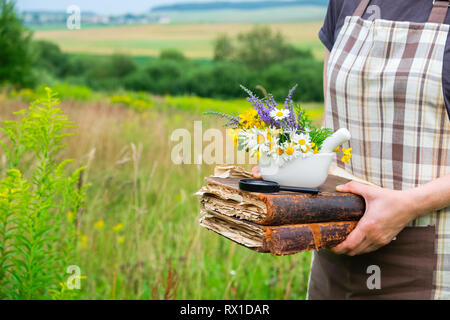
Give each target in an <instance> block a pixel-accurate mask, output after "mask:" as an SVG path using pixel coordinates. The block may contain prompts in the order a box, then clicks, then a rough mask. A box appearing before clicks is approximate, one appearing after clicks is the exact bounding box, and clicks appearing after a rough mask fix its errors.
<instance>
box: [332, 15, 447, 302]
mask: <svg viewBox="0 0 450 320" xmlns="http://www.w3.org/2000/svg"><path fill="white" fill-rule="evenodd" d="M449 28H450V26H449V25H445V24H438V23H425V24H422V23H411V22H397V21H387V20H382V19H377V20H374V21H367V20H362V19H361V18H360V17H358V16H349V17H347V18H346V20H345V24H344V26H343V28H342V30H341V32H340V34H339V36H338V38H337V40H336V43H335V46H334V47H333V50H332V52H331V54H330V59H329V63H328V69H327V72H328V73H327V75H328V76H327V78H328V80H327V81H328V89H327V90H328V92H327V98H326V107H325V110H326V111H325V125H326V127H330V128H333V129H335V130H336V129H338V128H348V129H349V131H350V133H351V135H352V139H351V141H350V142H349V147H351V148H352V159H351V160H350V163H349V164H344V163H342V162H341V161H340V160H337V165H338V166H339V167H341V168H344V169H345V170H347V171H349V172H350V173H352V174H353V175H355V176H357V177H359V178H362V179H365V180H367V181H370V182H372V183H374V184H377V185H379V186H381V187H384V188H391V189H395V190H403V189H409V188H413V187H416V186H419V185H422V184H424V183H426V182H429V181H431V180H433V179H436V178H438V177H440V176H443V175H446V174H450V148H449V143H450V122H449V120H448V117H447V113H446V108H445V105H444V96H443V89H442V68H443V56H444V48H445V44H446V41H447V35H448V32H449ZM410 225H411V226H417V227H420V226H428V225H434V226H436V245H435V247H436V250H437V252H436V253H437V255H438V259H437V261H438V262H437V266H436V271H435V277H434V278H435V279H434V283H433V286H434V298H435V299H450V207H448V208H446V209H443V210H440V211H437V212H430V213H429V214H428V215H426V216H425V217H422V218H419V219H417V220H415V221H413V222H411V224H410Z"/></svg>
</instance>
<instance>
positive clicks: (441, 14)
mask: <svg viewBox="0 0 450 320" xmlns="http://www.w3.org/2000/svg"><path fill="white" fill-rule="evenodd" d="M449 6H450V1H449V0H444V1H442V0H433V10H431V14H430V18H429V19H428V22H434V23H439V24H443V23H444V22H445V18H446V17H447V12H448V7H449Z"/></svg>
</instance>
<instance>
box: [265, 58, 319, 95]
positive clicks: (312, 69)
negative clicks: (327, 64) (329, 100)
mask: <svg viewBox="0 0 450 320" xmlns="http://www.w3.org/2000/svg"><path fill="white" fill-rule="evenodd" d="M322 70H323V63H322V62H321V61H317V60H314V59H295V60H289V61H286V62H284V63H281V64H276V65H273V66H271V67H269V68H267V69H266V70H264V72H263V73H262V76H261V78H260V79H261V83H262V85H263V86H264V87H265V88H270V90H271V92H272V93H273V95H274V96H275V98H278V99H280V98H281V97H284V96H286V94H287V92H286V88H290V87H292V86H293V85H295V84H298V88H297V90H296V92H295V94H294V100H297V101H304V102H306V101H323V83H322V81H323V77H322V74H323V73H322Z"/></svg>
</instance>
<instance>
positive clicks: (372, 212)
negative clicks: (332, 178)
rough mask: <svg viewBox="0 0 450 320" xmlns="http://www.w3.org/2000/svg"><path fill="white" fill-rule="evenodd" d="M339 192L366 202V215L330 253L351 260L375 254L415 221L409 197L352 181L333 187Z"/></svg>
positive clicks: (407, 194)
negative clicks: (353, 257) (367, 254)
mask: <svg viewBox="0 0 450 320" xmlns="http://www.w3.org/2000/svg"><path fill="white" fill-rule="evenodd" d="M336 190H338V191H340V192H351V193H355V194H359V195H360V196H362V197H363V198H364V199H365V201H366V212H365V214H364V216H363V217H362V218H361V220H360V221H359V222H358V224H357V226H356V228H355V229H354V230H353V231H352V232H351V233H350V234H349V236H348V237H347V239H346V240H345V241H344V242H342V243H340V244H339V245H337V246H336V247H334V248H333V249H332V250H333V252H335V253H337V254H347V255H350V256H354V255H358V254H363V253H368V252H371V251H375V250H377V249H378V248H380V247H382V246H385V245H387V244H388V243H389V242H391V241H392V240H394V239H395V236H396V235H397V234H398V233H399V232H400V231H402V230H403V228H404V227H405V226H406V225H407V224H408V223H409V222H410V221H412V220H413V219H415V218H417V216H418V214H417V210H415V209H414V206H413V202H414V199H411V197H412V195H411V193H410V192H409V190H407V191H395V190H390V189H384V188H381V187H375V186H369V185H365V184H362V183H358V182H355V181H352V182H349V183H347V184H344V185H342V186H338V187H336Z"/></svg>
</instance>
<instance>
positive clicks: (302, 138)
mask: <svg viewBox="0 0 450 320" xmlns="http://www.w3.org/2000/svg"><path fill="white" fill-rule="evenodd" d="M290 138H291V141H292V142H294V143H296V144H298V145H299V147H300V149H301V150H302V152H303V153H306V152H308V151H310V150H311V137H310V136H309V134H306V133H300V134H297V133H294V134H293V135H291V137H290Z"/></svg>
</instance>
